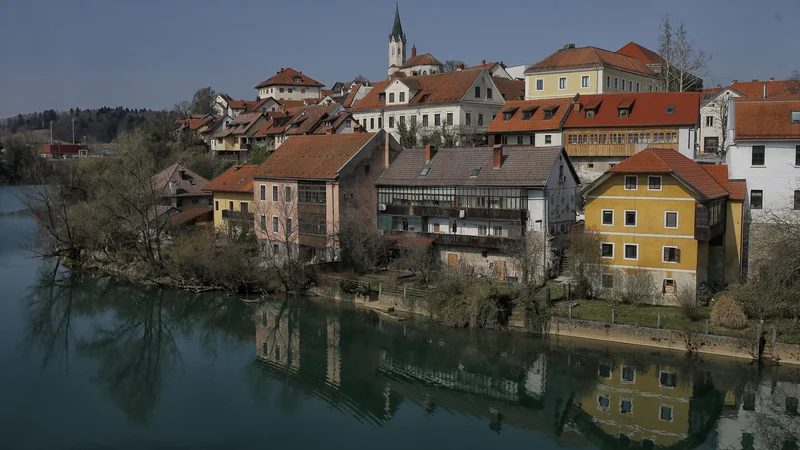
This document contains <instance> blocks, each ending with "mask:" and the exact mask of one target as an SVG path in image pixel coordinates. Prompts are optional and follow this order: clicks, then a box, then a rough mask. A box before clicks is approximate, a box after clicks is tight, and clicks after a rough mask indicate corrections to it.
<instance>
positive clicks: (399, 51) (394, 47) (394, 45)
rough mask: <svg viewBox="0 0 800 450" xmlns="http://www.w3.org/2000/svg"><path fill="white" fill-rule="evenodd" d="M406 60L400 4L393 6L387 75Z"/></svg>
mask: <svg viewBox="0 0 800 450" xmlns="http://www.w3.org/2000/svg"><path fill="white" fill-rule="evenodd" d="M405 62H406V35H405V33H403V25H402V24H401V23H400V6H399V5H398V4H397V3H395V6H394V24H393V25H392V34H390V35H389V75H391V74H392V73H394V72H395V71H397V69H398V68H399V67H400V66H402V65H403V64H404V63H405Z"/></svg>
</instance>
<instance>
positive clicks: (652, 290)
mask: <svg viewBox="0 0 800 450" xmlns="http://www.w3.org/2000/svg"><path fill="white" fill-rule="evenodd" d="M656 295H657V289H656V284H655V280H654V279H653V274H652V273H650V272H649V271H647V270H640V269H633V270H628V271H624V270H620V271H617V272H616V273H615V274H614V299H615V300H616V301H618V302H620V303H625V304H629V305H634V306H636V305H639V304H640V303H646V302H649V301H651V300H652V299H653V298H654V297H656Z"/></svg>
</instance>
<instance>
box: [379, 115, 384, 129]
mask: <svg viewBox="0 0 800 450" xmlns="http://www.w3.org/2000/svg"><path fill="white" fill-rule="evenodd" d="M378 128H383V117H378Z"/></svg>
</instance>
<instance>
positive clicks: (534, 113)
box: [486, 97, 572, 133]
mask: <svg viewBox="0 0 800 450" xmlns="http://www.w3.org/2000/svg"><path fill="white" fill-rule="evenodd" d="M571 104H572V98H571V97H563V98H552V99H542V100H514V101H507V102H506V103H505V105H503V109H501V110H500V113H499V114H497V116H495V118H494V120H492V123H490V124H489V128H488V129H487V130H486V132H487V133H508V132H528V131H545V130H559V129H561V125H562V122H563V121H564V117H565V116H566V115H567V112H568V111H569V110H570V106H571ZM545 111H550V112H549V113H548V114H547V115H548V116H550V118H549V119H545ZM506 113H509V114H511V117H510V118H509V120H506Z"/></svg>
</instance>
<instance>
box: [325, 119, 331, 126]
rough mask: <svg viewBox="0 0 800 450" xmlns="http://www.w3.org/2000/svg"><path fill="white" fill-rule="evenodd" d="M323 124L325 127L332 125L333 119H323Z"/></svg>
mask: <svg viewBox="0 0 800 450" xmlns="http://www.w3.org/2000/svg"><path fill="white" fill-rule="evenodd" d="M325 126H326V127H332V126H333V121H332V120H327V121H325Z"/></svg>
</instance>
